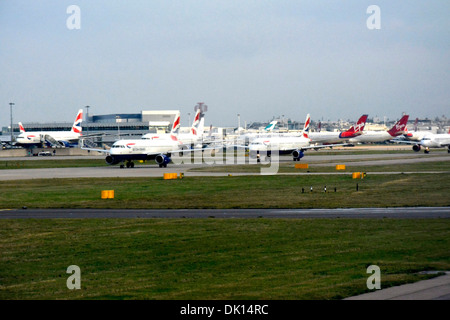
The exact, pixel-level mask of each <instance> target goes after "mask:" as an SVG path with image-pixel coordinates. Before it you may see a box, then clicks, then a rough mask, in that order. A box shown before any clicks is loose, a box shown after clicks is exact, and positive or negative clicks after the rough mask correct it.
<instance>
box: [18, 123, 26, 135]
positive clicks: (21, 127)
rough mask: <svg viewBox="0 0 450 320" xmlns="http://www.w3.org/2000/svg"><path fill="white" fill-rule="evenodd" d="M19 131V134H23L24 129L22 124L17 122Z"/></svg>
mask: <svg viewBox="0 0 450 320" xmlns="http://www.w3.org/2000/svg"><path fill="white" fill-rule="evenodd" d="M19 130H20V133H22V132H25V128H24V127H23V125H22V122H19Z"/></svg>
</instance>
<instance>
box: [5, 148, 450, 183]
mask: <svg viewBox="0 0 450 320" xmlns="http://www.w3.org/2000/svg"><path fill="white" fill-rule="evenodd" d="M305 158H306V157H305ZM24 161H27V160H24ZM216 161H217V159H216ZM434 161H450V156H449V155H448V154H447V153H445V154H442V153H441V154H436V155H431V156H430V155H423V154H416V153H408V154H364V155H315V156H311V157H309V158H308V159H306V160H304V161H303V162H306V163H310V164H311V165H314V166H316V167H324V166H335V165H336V164H345V165H347V166H350V165H354V166H363V165H365V166H368V167H369V166H375V165H395V164H411V163H422V162H434ZM290 162H292V159H290V157H280V163H290ZM314 162H318V163H314ZM216 165H220V166H222V165H229V164H228V163H227V162H226V161H225V160H224V161H221V162H218V163H215V164H180V165H175V164H170V165H169V166H168V167H167V168H159V167H158V166H157V165H139V164H136V166H135V167H134V168H132V169H131V168H130V169H120V168H119V166H109V165H107V164H105V166H104V167H80V168H43V169H4V170H0V181H6V180H25V179H52V178H108V177H120V178H131V177H162V176H163V174H164V173H167V172H173V173H178V174H179V173H183V174H184V175H185V176H186V177H190V176H191V177H193V176H227V175H228V174H232V175H233V176H238V175H256V174H260V173H259V172H253V173H250V172H239V173H238V172H232V170H230V172H226V171H223V172H208V171H207V170H204V171H195V169H196V168H202V169H205V168H206V169H207V168H208V167H211V168H212V167H214V166H216ZM231 165H233V164H231ZM367 172H370V173H371V174H385V173H386V172H376V171H369V170H367ZM275 173H276V174H286V175H308V174H310V175H313V174H349V172H337V171H336V172H330V173H309V172H304V171H298V172H296V173H278V172H275ZM396 173H397V174H400V173H401V174H404V173H408V172H389V174H396ZM411 173H412V172H411ZM414 173H418V172H414ZM428 173H430V172H428Z"/></svg>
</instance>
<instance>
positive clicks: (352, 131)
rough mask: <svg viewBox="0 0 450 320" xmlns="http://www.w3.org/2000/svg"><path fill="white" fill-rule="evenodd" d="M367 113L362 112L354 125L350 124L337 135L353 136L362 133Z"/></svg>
mask: <svg viewBox="0 0 450 320" xmlns="http://www.w3.org/2000/svg"><path fill="white" fill-rule="evenodd" d="M367 117H368V115H367V114H363V115H362V116H361V117H360V118H359V119H358V122H356V125H355V126H351V127H350V129H348V130H347V131H344V132H342V133H341V134H340V135H339V136H340V137H341V138H353V137H356V136H359V135H361V134H362V133H363V131H364V127H365V126H366V121H367Z"/></svg>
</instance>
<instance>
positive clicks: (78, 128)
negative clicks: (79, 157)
mask: <svg viewBox="0 0 450 320" xmlns="http://www.w3.org/2000/svg"><path fill="white" fill-rule="evenodd" d="M82 121H83V109H80V110H78V113H77V117H76V118H75V122H74V123H73V126H72V130H71V131H72V132H74V133H79V134H81V131H82V128H81V122H82Z"/></svg>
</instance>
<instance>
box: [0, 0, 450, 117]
mask: <svg viewBox="0 0 450 320" xmlns="http://www.w3.org/2000/svg"><path fill="white" fill-rule="evenodd" d="M70 5H76V6H78V7H79V8H80V15H79V21H80V27H81V28H80V29H73V30H70V29H69V28H68V27H67V20H68V19H69V20H70V21H71V22H74V21H75V20H72V19H71V16H72V13H67V12H66V11H67V8H68V7H69V6H70ZM370 5H377V6H378V7H379V8H380V20H379V25H380V27H381V29H374V30H371V29H369V28H368V27H367V20H368V19H369V20H370V21H373V20H371V16H372V14H371V13H367V12H366V11H367V8H368V7H369V6H370ZM449 15H450V2H449V1H448V0H441V1H406V0H402V1H377V0H376V1H362V0H346V1H342V0H340V1H299V0H271V1H268V0H239V1H236V0H197V1H194V0H145V1H136V0H129V1H124V0H123V1H122V0H108V1H103V0H95V1H93V0H71V1H65V0H47V1H46V0H40V1H35V0H0V74H1V81H0V110H1V113H0V114H1V117H0V126H8V125H9V121H10V120H9V119H10V112H9V103H10V102H14V103H15V106H14V110H13V121H14V123H17V122H18V121H22V122H57V121H67V122H71V121H73V119H74V117H75V115H76V112H77V110H78V109H79V108H83V109H84V110H85V111H86V109H85V108H84V107H85V106H86V105H89V106H91V108H90V113H91V114H109V113H127V112H130V113H139V112H140V111H142V110H157V109H167V110H174V109H179V110H180V111H181V117H182V118H181V121H182V125H188V123H187V122H188V115H187V114H188V112H190V113H191V116H192V113H193V108H194V106H195V105H196V104H197V102H205V104H207V105H208V108H209V109H208V112H207V113H206V124H207V125H210V124H213V125H215V126H236V125H237V114H238V113H239V114H241V125H243V124H244V122H245V121H247V123H251V122H252V121H269V120H271V119H272V117H273V116H281V115H284V116H285V117H288V118H291V119H293V120H298V121H303V120H304V119H305V117H306V114H307V113H310V114H311V117H312V119H313V120H319V119H324V120H328V119H330V120H337V119H350V120H354V121H356V120H357V119H358V118H359V116H360V115H361V114H363V113H367V114H369V117H373V116H378V117H380V118H383V116H386V117H387V118H389V119H397V118H399V117H400V116H401V113H402V112H406V113H407V114H409V115H410V118H416V117H419V118H423V117H429V118H434V117H436V116H441V115H446V116H447V117H450V113H449V110H450V108H449V101H450V90H449V89H450V22H449V21H450V19H449Z"/></svg>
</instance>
